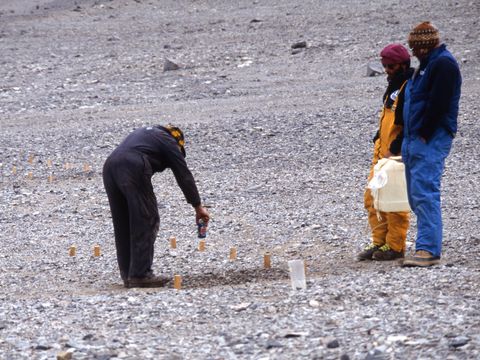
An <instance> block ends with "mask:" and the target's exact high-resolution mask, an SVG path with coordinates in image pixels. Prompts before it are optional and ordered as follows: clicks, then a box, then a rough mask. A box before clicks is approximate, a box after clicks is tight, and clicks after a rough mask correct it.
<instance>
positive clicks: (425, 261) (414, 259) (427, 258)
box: [402, 250, 440, 267]
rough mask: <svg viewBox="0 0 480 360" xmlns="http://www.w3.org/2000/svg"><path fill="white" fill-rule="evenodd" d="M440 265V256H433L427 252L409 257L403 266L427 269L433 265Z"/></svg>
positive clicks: (423, 251) (416, 253)
mask: <svg viewBox="0 0 480 360" xmlns="http://www.w3.org/2000/svg"><path fill="white" fill-rule="evenodd" d="M439 263H440V256H433V255H432V254H431V253H429V252H428V251H425V250H417V251H415V255H413V256H407V257H406V258H405V260H404V261H403V264H402V266H404V267H413V266H419V267H427V266H432V265H437V264H439Z"/></svg>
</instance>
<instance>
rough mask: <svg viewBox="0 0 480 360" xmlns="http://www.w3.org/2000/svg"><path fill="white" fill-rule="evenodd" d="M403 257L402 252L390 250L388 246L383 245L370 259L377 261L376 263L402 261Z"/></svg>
mask: <svg viewBox="0 0 480 360" xmlns="http://www.w3.org/2000/svg"><path fill="white" fill-rule="evenodd" d="M403 256H404V254H403V251H395V250H392V248H391V247H390V245H388V244H385V245H383V246H381V247H380V248H379V249H378V250H377V251H375V252H374V253H373V255H372V259H373V260H378V261H390V260H397V259H402V258H403Z"/></svg>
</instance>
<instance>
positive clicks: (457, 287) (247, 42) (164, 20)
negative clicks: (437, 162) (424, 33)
mask: <svg viewBox="0 0 480 360" xmlns="http://www.w3.org/2000/svg"><path fill="white" fill-rule="evenodd" d="M479 10H480V9H479V3H478V2H476V1H471V0H470V1H468V0H459V1H455V2H453V1H449V2H442V4H440V5H438V6H436V5H435V6H434V5H432V3H431V2H424V1H419V0H406V1H402V2H400V3H398V2H392V1H385V0H381V1H376V2H366V1H354V0H350V1H330V0H327V1H313V0H312V1H284V0H281V1H273V0H265V1H256V0H249V1H244V0H240V1H235V2H230V1H213V0H204V1H193V0H186V1H181V2H178V1H173V0H164V1H161V2H160V1H151V0H150V1H147V0H118V1H117V0H116V1H109V0H75V1H74V0H64V1H53V0H36V1H29V0H17V1H10V2H6V1H3V2H0V45H1V55H0V65H1V66H0V79H1V80H0V125H1V132H0V185H1V186H0V193H1V201H0V234H1V236H0V244H1V247H2V251H1V252H0V287H1V289H2V291H1V292H0V358H2V359H53V358H56V356H57V355H58V354H65V352H67V351H68V352H69V353H72V358H73V359H362V360H363V359H373V358H375V359H478V358H480V303H479V301H478V299H479V294H480V285H479V284H480V281H479V280H480V260H479V256H478V254H479V252H480V233H479V231H478V221H479V220H478V215H479V208H480V195H479V194H480V191H479V190H480V189H479V185H478V183H479V182H478V178H479V174H480V163H479V162H478V158H479V157H480V154H479V149H480V147H479V146H478V139H479V138H480V124H479V122H478V118H479V115H480V114H479V105H478V99H477V98H478V94H479V93H480V76H479V74H480V71H479V70H480V67H479V59H480V45H479V42H478V39H479V38H480V36H479V35H480V34H479V26H478V17H479V16H478V15H479V14H480V11H479ZM426 19H429V20H432V21H433V22H434V23H435V24H436V25H437V26H438V27H439V28H440V30H441V35H442V36H443V37H444V39H445V40H446V42H447V43H448V46H449V48H450V49H451V50H452V52H453V53H454V54H455V55H456V56H457V58H458V59H459V62H460V66H461V70H462V75H463V78H464V85H463V94H462V99H461V109H460V116H459V128H460V130H459V133H458V135H457V137H456V139H455V142H454V148H453V150H452V153H451V155H450V157H449V158H448V161H447V164H446V169H445V176H444V179H443V183H442V186H443V194H444V196H443V211H444V212H443V214H444V225H445V226H444V256H443V258H442V263H441V265H440V266H437V267H435V268H431V269H430V268H429V269H416V268H411V269H403V268H400V267H399V266H398V264H397V263H394V262H393V263H392V262H389V263H377V262H375V263H369V262H363V263H359V262H356V261H355V254H356V253H357V252H358V251H359V249H361V248H362V247H363V246H364V245H365V244H366V243H367V242H368V231H367V229H366V223H367V219H366V214H365V211H364V209H363V205H362V204H363V189H364V186H365V183H366V177H367V174H368V168H369V164H370V161H371V151H372V149H371V146H372V144H371V138H372V136H373V134H374V132H375V131H376V126H377V122H378V118H377V117H378V112H379V109H380V107H381V96H382V94H383V91H384V89H385V84H386V82H385V77H384V76H383V75H379V76H374V77H368V76H366V74H365V69H366V68H367V65H368V64H369V63H370V62H375V61H378V53H379V51H380V50H381V48H382V47H383V46H384V45H386V44H388V43H390V42H401V43H405V39H406V36H407V34H408V31H409V30H410V28H411V27H412V26H413V25H414V24H416V23H418V22H420V21H423V20H426ZM300 41H305V43H306V44H308V47H305V48H301V49H299V50H300V51H299V52H298V53H296V54H292V49H291V45H292V44H295V43H297V42H300ZM293 50H297V49H293ZM165 59H172V61H174V62H175V63H177V64H181V67H180V68H179V69H177V70H176V71H166V72H164V71H163V70H164V64H165ZM166 122H172V123H175V124H177V125H178V126H180V127H181V128H183V129H184V131H185V134H186V140H187V145H186V148H187V162H188V163H189V165H190V167H191V168H192V172H193V173H194V175H195V177H196V179H197V182H198V187H199V189H200V192H201V194H202V198H203V201H204V203H205V204H206V205H207V206H209V209H210V211H211V214H212V218H213V219H212V223H211V227H210V229H209V234H208V237H207V246H206V251H205V252H199V251H197V245H198V239H197V238H196V227H195V224H194V221H193V215H194V214H193V211H192V209H191V207H190V206H189V205H188V204H186V203H185V201H184V199H183V196H182V194H181V191H180V190H179V189H178V187H177V186H176V185H175V180H174V177H173V175H172V174H171V172H168V171H167V172H165V173H163V174H157V175H155V177H154V178H153V182H154V187H155V190H156V193H157V195H158V199H159V211H160V214H161V226H160V232H159V236H158V240H157V243H156V249H155V250H156V256H155V262H154V268H155V270H156V272H157V273H158V274H159V275H164V276H167V277H169V278H171V279H173V275H175V274H179V275H181V276H182V280H183V282H182V289H181V290H180V291H177V290H174V289H173V281H172V282H171V283H169V284H168V286H167V287H166V288H162V289H125V288H123V286H122V283H121V280H120V277H119V274H118V269H117V266H116V257H115V248H114V241H113V229H112V224H111V219H110V212H109V207H108V201H107V198H106V195H105V192H104V189H103V184H102V177H101V172H102V165H103V162H104V160H105V158H106V157H107V156H108V154H109V153H110V152H111V151H112V150H113V148H114V147H115V146H116V145H117V144H118V143H119V142H120V141H121V140H122V139H123V138H124V137H125V136H126V135H127V134H128V133H129V131H131V130H132V129H134V128H136V127H138V126H143V125H147V124H152V123H166ZM50 161H51V164H50ZM85 164H86V165H85ZM14 167H15V169H16V173H14V172H13V168H14ZM29 174H31V178H29ZM415 227H416V223H415V218H413V221H412V224H411V231H410V232H409V238H408V241H409V250H410V251H411V250H413V247H414V244H413V241H414V235H415ZM172 235H174V236H176V238H177V249H170V247H169V246H170V245H169V240H168V239H169V237H170V236H172ZM73 244H75V245H76V249H77V255H76V256H75V257H70V256H68V251H69V247H70V246H71V245H73ZM96 244H99V245H100V247H101V256H100V257H94V256H93V247H94V246H95V245H96ZM232 247H236V248H237V259H236V260H235V261H231V260H229V258H228V256H229V250H230V248H232ZM265 252H270V253H271V254H272V258H271V263H272V268H271V269H263V255H264V253H265ZM292 259H303V260H305V261H306V264H307V289H306V290H302V291H293V290H292V289H291V286H290V283H289V276H288V270H287V261H288V260H292ZM332 345H338V346H332Z"/></svg>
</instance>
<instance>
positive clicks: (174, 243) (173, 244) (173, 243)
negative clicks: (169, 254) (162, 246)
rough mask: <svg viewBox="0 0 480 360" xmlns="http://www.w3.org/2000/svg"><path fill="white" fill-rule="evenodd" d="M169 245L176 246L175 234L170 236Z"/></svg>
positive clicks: (174, 247) (173, 247)
mask: <svg viewBox="0 0 480 360" xmlns="http://www.w3.org/2000/svg"><path fill="white" fill-rule="evenodd" d="M170 247H171V248H172V249H176V248H177V238H176V237H175V236H170Z"/></svg>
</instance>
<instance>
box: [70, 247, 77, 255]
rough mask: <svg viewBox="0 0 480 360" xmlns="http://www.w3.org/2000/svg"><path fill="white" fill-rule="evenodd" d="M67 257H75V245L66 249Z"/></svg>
mask: <svg viewBox="0 0 480 360" xmlns="http://www.w3.org/2000/svg"><path fill="white" fill-rule="evenodd" d="M68 255H70V256H75V255H77V247H76V246H75V245H71V246H70V248H69V249H68Z"/></svg>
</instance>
